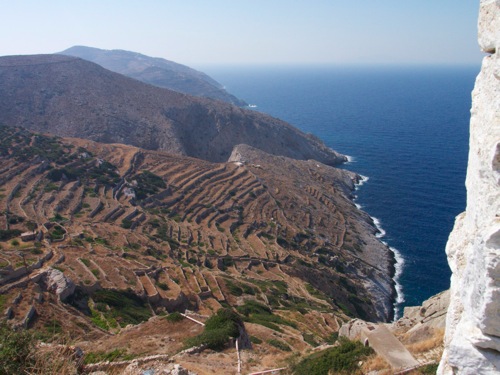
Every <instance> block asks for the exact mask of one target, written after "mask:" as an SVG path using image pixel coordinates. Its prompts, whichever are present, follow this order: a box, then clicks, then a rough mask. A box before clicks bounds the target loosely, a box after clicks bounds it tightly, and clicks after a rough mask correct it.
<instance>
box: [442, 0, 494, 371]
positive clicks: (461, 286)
mask: <svg viewBox="0 0 500 375" xmlns="http://www.w3.org/2000/svg"><path fill="white" fill-rule="evenodd" d="M480 4H481V5H480V15H479V44H480V46H481V49H482V50H483V51H484V52H487V53H489V55H488V56H486V57H485V58H484V60H483V64H482V68H481V72H480V74H479V75H478V77H477V80H476V85H475V88H474V91H473V93H472V99H473V100H472V111H471V114H472V116H471V124H470V128H471V131H470V151H469V164H468V170H467V180H466V186H467V208H466V211H465V212H464V213H462V214H461V215H459V216H458V217H457V219H456V222H455V227H454V229H453V231H452V233H451V235H450V238H449V241H448V244H447V247H446V253H447V255H448V262H449V264H450V267H451V270H452V277H451V294H450V307H449V309H448V313H447V318H446V336H445V351H444V354H443V357H442V360H441V363H440V366H439V370H438V373H439V374H498V373H500V218H499V214H500V189H499V183H500V59H499V57H498V47H499V46H500V1H498V0H482V1H481V3H480Z"/></svg>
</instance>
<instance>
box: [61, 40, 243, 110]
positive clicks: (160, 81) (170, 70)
mask: <svg viewBox="0 0 500 375" xmlns="http://www.w3.org/2000/svg"><path fill="white" fill-rule="evenodd" d="M60 54H61V55H68V56H74V57H79V58H81V59H84V60H88V61H92V62H94V63H96V64H99V65H101V66H102V67H103V68H106V69H108V70H111V71H113V72H116V73H120V74H123V75H126V76H128V77H131V78H134V79H137V80H139V81H142V82H145V83H149V84H151V85H154V86H158V87H163V88H166V89H170V90H174V91H178V92H182V93H184V94H189V95H194V96H201V97H207V98H212V99H217V100H222V101H225V102H228V103H231V104H234V105H237V106H240V107H243V106H246V105H247V103H245V102H244V101H243V100H241V99H238V98H236V97H235V96H234V95H231V94H229V93H228V92H227V91H226V90H225V89H224V88H223V87H222V85H221V84H220V83H219V82H217V81H215V80H214V79H213V78H211V77H209V76H208V75H206V74H205V73H202V72H199V71H197V70H195V69H192V68H190V67H188V66H186V65H182V64H178V63H176V62H173V61H169V60H165V59H162V58H158V57H150V56H146V55H142V54H140V53H137V52H130V51H124V50H103V49H99V48H92V47H85V46H74V47H71V48H68V49H67V50H64V51H62V52H60Z"/></svg>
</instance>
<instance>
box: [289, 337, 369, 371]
mask: <svg viewBox="0 0 500 375" xmlns="http://www.w3.org/2000/svg"><path fill="white" fill-rule="evenodd" d="M339 341H340V345H339V346H336V347H333V348H329V349H326V350H323V351H321V352H317V353H314V354H311V355H310V356H308V357H306V358H304V359H303V360H302V361H300V362H299V363H298V364H296V365H295V366H293V368H292V370H293V373H294V374H297V375H302V374H308V375H328V374H329V373H331V372H334V373H339V372H345V373H349V374H354V373H356V372H357V371H359V369H358V362H359V361H360V360H362V359H363V358H365V357H367V356H369V355H370V354H372V353H373V349H371V348H369V347H365V346H364V345H363V344H362V343H360V342H357V341H356V342H353V341H349V340H347V339H346V338H343V337H341V338H340V339H339ZM330 371H331V372H330Z"/></svg>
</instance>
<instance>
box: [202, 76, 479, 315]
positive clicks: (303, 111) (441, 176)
mask: <svg viewBox="0 0 500 375" xmlns="http://www.w3.org/2000/svg"><path fill="white" fill-rule="evenodd" d="M203 70H204V71H205V72H207V73H208V74H209V75H211V76H212V77H214V78H215V79H216V80H218V81H219V82H221V83H222V84H223V85H225V86H226V88H227V90H228V91H229V92H231V93H232V94H234V95H236V96H238V97H240V98H242V99H244V100H246V101H247V102H248V103H251V104H253V105H256V106H257V107H256V108H254V109H255V110H258V111H262V112H266V113H268V114H270V115H272V116H275V117H278V118H281V119H283V120H285V121H288V122H290V123H291V124H293V125H294V126H296V127H298V128H299V129H301V130H302V131H304V132H308V133H313V134H315V135H317V136H318V137H320V138H321V139H322V140H324V142H325V143H326V144H327V145H328V146H330V147H332V148H333V149H335V150H337V151H339V152H341V153H344V154H346V155H349V156H351V157H352V160H353V161H352V162H350V163H348V164H347V165H346V166H345V168H347V169H350V170H352V171H355V172H357V173H359V174H361V175H363V176H366V177H368V178H369V179H368V181H367V182H366V183H365V184H363V186H362V187H361V188H360V189H359V190H358V192H357V194H358V198H357V200H356V202H357V203H358V204H359V205H361V206H362V208H363V209H364V210H365V211H366V212H368V213H369V214H370V215H371V216H373V217H374V218H377V219H378V220H379V222H380V225H381V227H382V228H383V231H385V235H384V236H383V238H382V240H383V241H384V242H386V243H387V244H388V245H389V246H391V247H392V248H394V249H397V252H398V253H400V254H401V256H402V257H403V263H402V274H401V275H400V277H399V280H398V282H399V284H400V288H401V293H400V302H401V303H400V304H399V305H398V306H397V307H398V309H399V311H400V309H401V308H402V307H403V306H410V305H417V304H420V303H421V302H422V301H423V300H425V299H426V298H428V297H429V296H431V295H433V294H436V293H438V292H440V291H442V290H444V289H447V288H448V287H449V279H450V270H449V268H448V265H447V262H446V255H445V251H444V249H445V244H446V241H447V239H448V235H449V233H450V231H451V229H452V227H453V222H454V218H455V216H456V215H457V214H459V213H460V212H462V211H463V210H464V209H465V186H464V181H465V171H466V167H467V152H468V140H469V128H468V126H469V117H470V112H469V110H470V106H471V95H470V94H471V91H472V88H473V85H474V79H475V76H476V75H477V73H478V71H479V67H433V68H430V67H425V68H423V67H413V68H410V67H404V68H402V67H398V68H394V67H393V68H387V67H385V68H366V67H365V68H361V67H356V68H347V67H346V68H342V67H308V68H306V67H281V68H278V67H265V68H264V67H258V68H256V67H217V68H214V67H208V68H206V67H205V68H204V69H203ZM403 300H404V301H403Z"/></svg>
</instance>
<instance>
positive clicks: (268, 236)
mask: <svg viewBox="0 0 500 375" xmlns="http://www.w3.org/2000/svg"><path fill="white" fill-rule="evenodd" d="M2 131H3V133H2V139H3V142H4V143H3V144H2V148H1V149H2V150H3V151H2V152H3V153H2V155H0V160H1V162H2V164H1V165H2V168H1V170H0V193H1V194H0V207H1V208H0V210H1V211H2V213H3V214H2V215H0V226H1V228H4V230H5V232H2V235H4V234H5V236H6V237H8V238H3V240H2V241H0V244H1V249H0V265H1V271H2V273H1V275H0V284H1V285H0V291H1V293H2V294H1V298H0V305H1V306H0V307H1V310H2V311H7V310H8V311H9V313H8V316H9V321H10V324H12V325H17V326H23V325H24V326H28V327H32V328H35V329H37V330H38V331H40V332H42V333H44V334H45V335H46V337H47V338H49V337H53V336H54V335H57V334H58V333H60V332H66V333H67V334H68V335H69V337H70V338H71V340H73V342H77V341H78V342H80V343H81V345H82V347H84V348H85V350H87V351H95V350H100V351H104V352H106V351H110V350H112V349H113V348H124V349H125V350H126V354H127V355H148V354H155V353H168V354H174V353H175V352H177V351H179V350H180V349H181V347H182V342H183V339H184V338H185V337H186V336H189V335H194V334H196V333H195V332H194V331H193V332H191V331H192V330H193V329H194V330H196V328H188V327H187V326H185V327H184V326H183V328H180V327H181V325H180V326H176V327H173V328H172V327H170V328H169V327H167V326H165V327H163V321H162V320H161V318H159V317H155V318H154V319H160V320H154V319H153V320H152V322H153V323H151V324H152V325H151V326H149V325H148V324H149V323H148V322H146V323H142V324H139V323H141V322H144V321H147V320H148V319H150V318H151V317H153V316H157V315H161V314H165V313H170V312H173V311H184V310H185V309H190V310H194V311H196V312H197V313H198V314H201V315H205V316H208V315H211V314H213V313H214V312H216V311H217V310H218V309H219V308H221V307H222V306H231V307H233V308H236V309H239V308H242V309H245V308H246V306H247V305H248V304H249V303H250V302H251V301H254V302H257V303H259V304H261V305H262V306H265V307H266V309H269V312H266V313H265V314H262V313H258V314H257V313H256V312H252V311H251V310H249V312H247V313H246V315H244V319H245V320H246V321H247V326H248V330H249V332H250V334H251V335H255V336H256V337H258V338H259V339H260V340H261V341H262V343H261V344H256V345H255V347H256V351H257V353H260V354H261V355H262V363H264V362H266V363H267V361H269V363H272V362H273V359H272V358H275V357H283V353H282V352H280V350H279V349H276V348H274V347H273V346H272V345H269V344H268V341H270V340H272V339H276V340H281V341H283V342H286V344H287V345H288V346H290V347H291V348H292V350H294V351H304V350H308V348H311V347H313V346H315V345H317V344H321V343H324V342H326V341H327V340H328V339H329V337H330V336H331V335H332V334H333V333H335V332H337V331H338V329H339V326H340V324H341V323H342V321H345V320H346V319H348V316H347V315H351V316H363V317H365V318H372V319H373V318H375V317H376V316H377V315H376V312H375V306H374V305H373V302H372V299H371V296H370V294H369V293H368V291H367V290H366V288H365V285H364V283H365V282H366V280H367V278H368V275H370V277H373V278H375V279H376V278H382V279H383V278H385V277H386V278H388V276H387V274H386V273H385V270H384V269H383V268H381V267H384V265H383V262H382V265H380V262H379V261H380V260H381V259H382V258H383V256H384V254H385V253H384V252H385V251H386V249H385V248H384V247H383V246H382V245H380V244H379V243H378V241H377V240H376V238H375V236H374V234H373V227H372V226H371V225H370V223H369V219H368V217H367V216H366V215H364V214H363V213H360V212H359V211H358V210H356V209H355V207H354V206H353V204H352V203H351V201H350V199H349V196H348V195H349V194H350V189H351V188H352V185H353V179H355V176H354V175H353V174H351V173H350V172H346V171H340V170H336V169H333V168H330V167H327V166H325V165H322V164H319V163H317V162H314V161H307V162H306V161H294V160H290V159H286V158H283V157H273V156H269V155H267V156H266V155H265V154H262V153H260V154H258V155H257V156H258V157H259V158H260V159H259V161H260V164H259V165H256V164H254V163H253V162H247V163H246V164H238V163H222V164H217V163H210V162H206V161H202V160H197V159H190V158H185V157H178V156H172V155H168V154H165V153H161V152H149V151H143V150H139V149H137V148H134V147H129V146H123V145H103V144H98V143H94V142H91V141H84V140H77V139H71V140H69V139H68V140H63V139H58V138H53V137H46V136H41V135H34V134H30V133H28V132H26V131H24V130H21V129H10V128H2ZM253 152H255V153H257V151H253ZM131 193H133V194H131ZM133 195H135V198H134V196H133ZM299 202H300V203H299ZM303 203H306V204H303ZM30 228H33V229H36V230H37V231H38V232H42V233H43V239H41V238H38V239H37V240H35V241H31V240H30V241H28V242H23V241H22V240H21V239H20V237H19V233H18V232H24V231H26V230H28V229H30ZM16 231H17V232H16ZM9 236H11V237H9ZM377 244H378V245H377ZM377 246H380V248H377ZM377 252H378V253H377ZM382 260H383V259H382ZM25 266H28V269H27V270H26V268H25ZM51 269H56V270H59V271H61V272H62V273H63V274H64V275H65V276H66V277H67V278H68V279H70V280H72V281H73V282H74V283H75V284H76V292H75V293H74V294H73V295H72V296H71V297H70V298H68V299H67V300H66V301H65V302H61V301H60V300H59V298H58V296H57V295H56V294H55V289H54V288H52V287H48V284H47V283H48V282H49V280H48V276H47V275H48V274H47V272H48V271H50V270H51ZM362 280H363V281H362ZM159 322H162V323H161V324H157V323H159ZM183 324H185V323H183ZM128 325H133V326H134V328H126V327H127V326H128ZM148 327H150V328H148ZM162 327H163V328H162ZM189 327H191V326H189ZM194 327H196V326H194ZM171 329H173V331H171ZM169 330H170V331H169ZM174 331H175V332H174ZM111 333H114V334H116V335H111ZM133 335H136V336H135V338H133V337H132V336H133ZM165 340H167V341H165ZM125 343H128V344H126V345H124V344H125ZM266 358H269V360H266ZM252 368H253V369H259V364H256V365H255V366H253V367H252ZM200 373H202V372H200Z"/></svg>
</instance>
